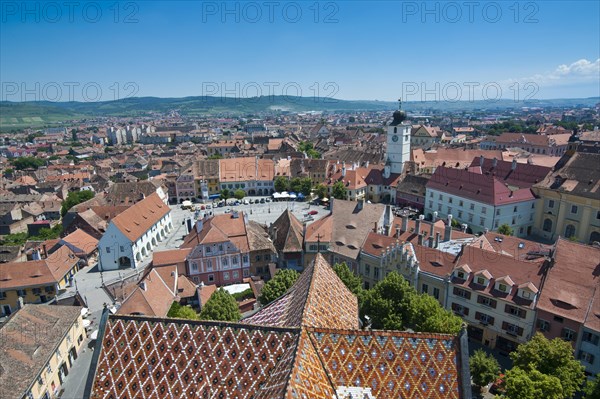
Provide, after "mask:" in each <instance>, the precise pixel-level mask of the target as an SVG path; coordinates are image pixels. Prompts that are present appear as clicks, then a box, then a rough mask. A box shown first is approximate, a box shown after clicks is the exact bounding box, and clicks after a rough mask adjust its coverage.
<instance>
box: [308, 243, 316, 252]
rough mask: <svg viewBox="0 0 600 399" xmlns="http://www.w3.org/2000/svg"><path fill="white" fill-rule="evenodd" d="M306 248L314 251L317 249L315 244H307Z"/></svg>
mask: <svg viewBox="0 0 600 399" xmlns="http://www.w3.org/2000/svg"><path fill="white" fill-rule="evenodd" d="M308 249H310V250H311V251H316V250H317V244H310V245H309V246H308Z"/></svg>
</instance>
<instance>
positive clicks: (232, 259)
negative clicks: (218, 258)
mask: <svg viewBox="0 0 600 399" xmlns="http://www.w3.org/2000/svg"><path fill="white" fill-rule="evenodd" d="M231 263H232V264H234V265H237V264H238V257H237V256H234V257H232V258H231Z"/></svg>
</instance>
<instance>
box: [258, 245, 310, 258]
mask: <svg viewBox="0 0 600 399" xmlns="http://www.w3.org/2000/svg"><path fill="white" fill-rule="evenodd" d="M311 247H313V245H311ZM314 247H315V249H317V248H316V245H314ZM311 249H312V248H311ZM255 260H256V261H257V262H259V261H260V255H256V257H255Z"/></svg>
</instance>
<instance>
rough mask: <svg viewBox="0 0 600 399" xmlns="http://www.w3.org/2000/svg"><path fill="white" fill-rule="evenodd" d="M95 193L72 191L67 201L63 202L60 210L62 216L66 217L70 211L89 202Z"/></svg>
mask: <svg viewBox="0 0 600 399" xmlns="http://www.w3.org/2000/svg"><path fill="white" fill-rule="evenodd" d="M94 195H95V194H94V192H93V191H89V190H84V191H71V192H70V193H69V194H68V195H67V199H66V200H64V201H63V203H62V206H61V208H60V214H61V215H62V216H65V215H66V213H67V212H68V211H69V209H71V208H73V207H74V206H75V205H77V204H81V203H82V202H85V201H87V200H90V199H92V198H94Z"/></svg>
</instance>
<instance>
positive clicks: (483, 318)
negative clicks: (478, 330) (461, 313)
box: [475, 312, 494, 326]
mask: <svg viewBox="0 0 600 399" xmlns="http://www.w3.org/2000/svg"><path fill="white" fill-rule="evenodd" d="M475 318H476V319H477V320H479V321H480V322H481V324H483V325H488V324H489V325H491V326H493V325H494V318H493V317H492V316H490V315H487V314H485V313H479V312H477V313H476V314H475Z"/></svg>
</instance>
